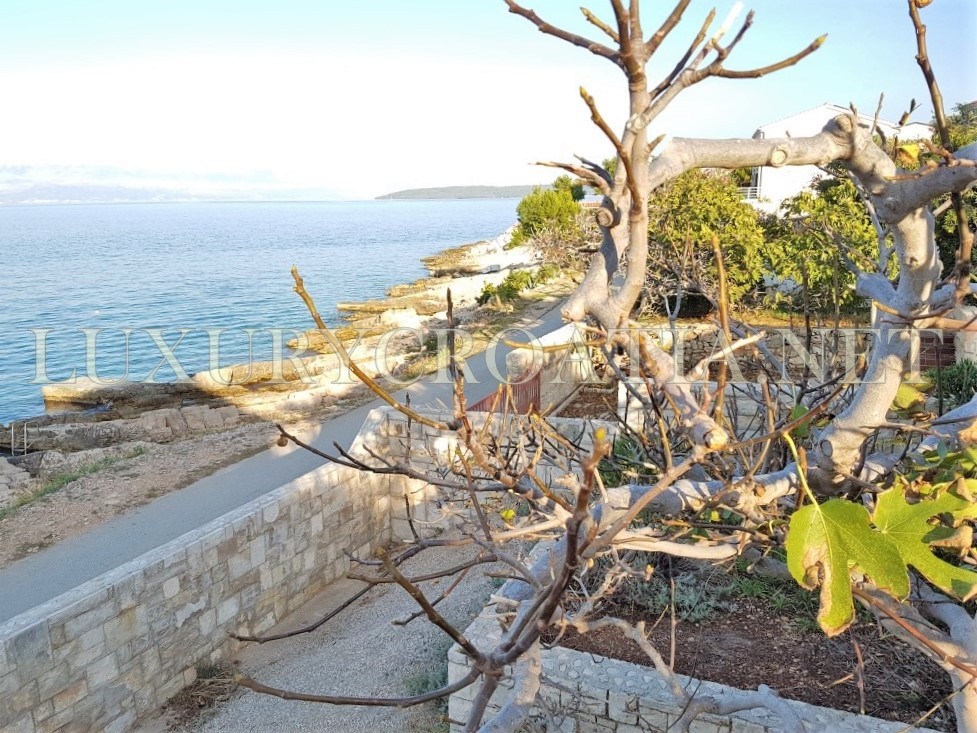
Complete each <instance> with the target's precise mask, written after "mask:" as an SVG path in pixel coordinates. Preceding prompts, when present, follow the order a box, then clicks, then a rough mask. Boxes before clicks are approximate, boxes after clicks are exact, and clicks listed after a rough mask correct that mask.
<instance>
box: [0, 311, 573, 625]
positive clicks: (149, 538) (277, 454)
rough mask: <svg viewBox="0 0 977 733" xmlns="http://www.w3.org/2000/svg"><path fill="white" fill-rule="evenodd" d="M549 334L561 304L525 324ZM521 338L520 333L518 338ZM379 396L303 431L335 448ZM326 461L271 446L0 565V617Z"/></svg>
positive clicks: (475, 376)
mask: <svg viewBox="0 0 977 733" xmlns="http://www.w3.org/2000/svg"><path fill="white" fill-rule="evenodd" d="M521 325H522V326H523V327H525V328H526V329H527V330H529V331H531V332H532V333H534V334H536V335H537V336H540V335H543V334H545V333H547V332H549V331H553V330H555V329H557V328H559V327H560V326H561V325H562V321H561V319H560V312H559V308H556V307H554V308H552V309H551V310H550V311H549V312H548V313H546V314H545V315H544V316H543V317H542V318H540V319H539V320H537V321H533V322H530V323H525V324H521ZM516 338H520V337H518V336H517V337H516ZM509 351H510V349H509V348H508V347H505V346H501V347H500V348H499V349H497V350H496V353H495V362H496V364H497V366H496V367H495V370H494V373H495V374H498V373H502V374H504V373H505V355H506V354H507V353H508V352H509ZM468 367H469V369H470V373H471V381H470V383H469V384H467V386H466V388H465V393H466V395H467V396H468V398H469V403H472V402H474V401H475V400H478V399H481V398H482V397H484V396H486V395H488V394H490V393H491V392H492V391H494V389H495V387H496V386H497V380H496V379H495V377H494V376H493V369H491V368H490V365H489V364H488V362H487V360H486V355H485V354H484V353H482V354H477V355H475V356H473V357H471V358H470V359H468ZM451 389H452V386H451V385H450V384H446V383H440V384H439V383H436V382H433V381H432V380H430V379H427V380H424V381H419V382H417V383H416V384H414V385H412V386H410V387H408V388H407V389H406V390H402V391H400V392H397V393H396V396H397V397H399V398H400V399H401V400H403V398H404V395H405V394H410V398H411V406H412V407H414V408H417V409H420V410H424V409H431V408H436V406H437V405H439V404H440V405H450V404H451ZM380 405H381V402H380V401H379V400H377V401H375V402H371V403H369V404H367V405H363V406H362V407H358V408H357V409H355V410H352V411H350V412H348V413H346V414H344V415H340V416H338V417H335V418H332V419H329V420H326V421H324V422H323V423H322V426H321V427H320V428H319V429H318V430H316V431H315V432H314V433H312V434H311V435H310V434H304V435H302V436H301V437H302V438H303V439H305V440H306V442H309V443H311V444H312V445H314V446H315V447H317V448H319V449H321V450H324V451H328V452H333V451H334V448H333V442H338V443H339V444H340V445H343V446H349V445H350V444H351V443H352V442H353V439H354V438H355V437H356V434H357V433H358V432H359V429H360V426H361V425H362V424H363V421H364V420H365V419H366V416H367V414H369V412H370V410H372V409H374V408H376V407H379V406H380ZM320 465H322V459H321V458H318V457H317V456H314V455H312V454H311V453H309V452H308V451H305V450H302V449H300V448H296V447H295V446H294V445H291V444H290V445H289V446H287V447H285V448H279V447H277V446H276V447H272V448H269V449H268V450H265V451H262V452H261V453H258V454H256V455H254V456H251V457H250V458H246V459H244V460H243V461H240V462H239V463H235V464H234V465H232V466H228V467H226V468H223V469H221V470H219V471H217V472H216V473H213V474H211V475H210V476H207V477H206V478H203V479H201V480H200V481H197V482H196V483H193V484H191V485H189V486H187V487H185V488H183V489H180V490H179V491H173V492H171V493H169V494H166V495H165V496H162V497H160V498H159V499H156V500H155V501H153V502H152V503H150V504H147V505H145V506H143V507H140V508H139V509H136V510H135V511H132V512H130V513H128V514H125V515H123V516H120V517H117V518H116V519H113V520H112V521H110V522H106V523H105V524H102V525H99V526H98V527H95V528H93V529H92V530H90V531H88V532H86V533H84V534H81V535H78V536H76V537H72V538H70V539H67V540H65V541H63V542H60V543H58V544H57V545H54V546H53V547H49V548H47V549H46V550H43V551H42V552H39V553H37V554H36V555H31V556H29V557H26V558H24V559H22V560H18V561H17V562H16V563H14V564H13V565H11V566H10V567H8V568H6V569H5V570H0V622H3V621H6V620H7V619H10V618H13V617H14V616H16V615H18V614H20V613H23V612H24V611H27V610H30V609H31V608H34V607H35V606H37V605H40V604H41V603H44V602H45V601H48V600H51V599H53V598H56V597H57V596H59V595H61V594H62V593H64V592H66V591H68V590H71V589H72V588H74V587H75V586H77V585H80V584H81V583H84V582H85V581H86V580H90V579H92V578H94V577H96V576H98V575H101V574H102V573H104V572H107V571H109V570H112V569H113V568H115V567H118V566H119V565H121V564H123V563H125V562H128V561H129V560H132V559H134V558H136V557H139V556H140V555H141V554H143V553H144V552H147V551H149V550H151V549H153V548H155V547H158V546H159V545H162V544H164V543H166V542H169V541H170V540H173V539H175V538H177V537H179V536H180V535H182V534H185V533H186V532H189V531H191V530H194V529H196V528H197V527H200V526H202V525H204V524H206V523H207V522H209V521H211V520H213V519H216V518H217V517H220V516H222V515H224V514H226V513H227V512H229V511H232V510H234V509H236V508H237V507H239V506H241V505H243V504H246V503H248V502H249V501H252V500H253V499H256V498H257V497H259V496H261V495H262V494H265V493H267V492H269V491H272V490H274V489H276V488H278V487H279V486H281V485H283V484H286V483H288V482H289V481H292V480H293V479H295V478H298V477H299V476H301V475H303V474H305V473H308V472H309V471H312V470H314V469H315V468H317V467H318V466H320Z"/></svg>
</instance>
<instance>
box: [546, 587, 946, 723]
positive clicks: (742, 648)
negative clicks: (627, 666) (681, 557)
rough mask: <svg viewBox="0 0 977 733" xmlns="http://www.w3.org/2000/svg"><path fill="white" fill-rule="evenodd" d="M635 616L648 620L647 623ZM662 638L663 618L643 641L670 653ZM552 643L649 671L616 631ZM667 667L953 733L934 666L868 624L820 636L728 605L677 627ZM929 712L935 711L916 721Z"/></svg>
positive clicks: (754, 607) (790, 621) (757, 607)
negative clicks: (672, 658) (672, 655)
mask: <svg viewBox="0 0 977 733" xmlns="http://www.w3.org/2000/svg"><path fill="white" fill-rule="evenodd" d="M644 618H645V620H646V622H647V620H648V619H647V616H645V617H644ZM627 620H630V621H638V620H640V618H637V617H633V618H630V619H627ZM806 626H808V627H809V626H810V624H807V625H806ZM670 634H671V623H670V619H669V618H668V617H667V616H666V617H665V618H663V619H662V620H660V621H659V622H658V624H657V625H656V627H655V628H654V631H653V632H652V636H651V641H652V643H653V644H654V645H655V647H656V648H657V649H658V650H659V651H661V652H663V653H664V652H665V651H666V650H668V649H669V648H670V646H669V644H670V641H669V639H670ZM559 643H560V645H561V646H564V647H568V648H570V649H576V650H578V651H584V652H589V653H592V654H596V655H601V656H606V657H611V658H614V659H621V660H625V661H628V662H633V663H635V664H642V665H647V664H649V661H648V658H647V656H645V654H644V653H643V652H642V651H641V649H640V648H639V647H638V645H637V644H635V643H634V642H633V641H631V640H630V639H628V638H626V637H625V636H624V635H623V634H621V632H620V631H618V630H617V629H612V628H607V629H600V630H598V631H594V632H591V633H588V634H585V635H580V634H577V633H575V632H571V633H568V634H567V635H565V636H564V637H563V638H562V639H561V640H560V642H559ZM856 644H857V645H858V648H859V650H860V652H861V656H862V660H863V663H862V665H859V663H858V659H857V655H856V651H855V645H856ZM665 656H666V658H667V654H666V655H665ZM675 670H676V671H677V672H679V673H680V674H684V675H688V676H690V677H695V678H698V679H706V680H711V681H713V682H719V683H722V684H726V685H729V686H731V687H736V688H739V689H744V690H755V689H756V688H757V686H758V685H761V684H766V685H769V686H770V687H772V688H773V689H774V690H776V691H777V692H778V693H780V695H781V696H782V697H786V698H791V699H793V700H800V701H802V702H807V703H811V704H813V705H821V706H824V707H830V708H836V709H839V710H847V711H849V712H853V713H862V714H867V715H872V716H875V717H879V718H885V719H887V720H896V721H900V722H904V723H907V724H917V725H924V726H926V727H929V728H934V729H937V730H945V731H954V730H956V724H955V718H954V715H953V709H952V707H951V705H950V703H949V702H948V701H947V698H948V696H949V695H951V694H952V692H953V690H952V687H951V684H950V680H949V678H948V676H947V675H946V673H945V672H943V670H942V669H940V668H939V667H938V666H937V665H936V663H935V662H932V661H930V660H929V659H926V658H924V657H923V656H922V655H921V654H919V653H918V652H916V651H913V650H911V649H909V648H908V647H906V646H905V645H904V644H903V643H902V642H900V641H898V640H896V639H894V638H892V637H887V636H885V635H884V634H883V632H882V631H881V629H879V628H878V627H877V626H876V625H875V623H874V622H869V621H857V622H856V623H855V624H854V625H853V626H852V627H851V628H850V629H849V631H847V632H845V633H843V634H841V635H840V636H838V637H835V638H833V639H829V638H827V637H826V636H825V635H824V634H823V633H822V632H821V631H820V630H815V629H811V628H805V626H800V625H798V623H797V620H796V619H795V618H791V617H789V616H785V615H782V614H780V613H778V612H777V611H775V610H774V609H773V608H771V607H770V605H769V603H768V602H766V601H765V600H764V599H761V598H749V599H737V601H736V608H735V609H734V610H731V611H722V612H721V613H716V614H714V615H713V616H711V617H710V618H708V619H706V620H704V621H700V622H698V623H694V622H690V621H682V620H679V621H677V625H676V629H675ZM934 706H937V707H938V709H937V710H936V711H935V712H934V713H933V714H932V715H931V716H930V717H928V718H926V719H925V721H922V720H921V718H922V716H924V715H925V714H926V712H927V711H928V710H930V709H931V708H933V707H934Z"/></svg>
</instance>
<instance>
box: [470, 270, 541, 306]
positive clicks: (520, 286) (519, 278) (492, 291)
mask: <svg viewBox="0 0 977 733" xmlns="http://www.w3.org/2000/svg"><path fill="white" fill-rule="evenodd" d="M559 273H560V268H558V267H556V266H555V265H543V266H542V267H540V268H539V269H537V270H535V271H533V270H515V271H514V272H510V273H509V274H508V275H506V278H505V280H503V281H502V282H501V283H499V284H498V285H491V284H489V283H486V284H485V286H484V287H483V288H482V292H481V294H479V296H478V298H476V299H475V302H477V303H478V304H479V305H485V304H486V303H488V302H489V301H490V300H492V298H494V297H496V296H498V297H499V300H501V301H502V302H506V301H509V300H515V299H516V298H517V297H518V296H519V293H521V292H522V291H523V290H529V289H530V288H535V287H536V286H537V285H542V284H543V283H545V282H548V281H549V280H552V279H553V278H554V277H556V276H557V275H558V274H559Z"/></svg>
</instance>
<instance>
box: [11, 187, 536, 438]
mask: <svg viewBox="0 0 977 733" xmlns="http://www.w3.org/2000/svg"><path fill="white" fill-rule="evenodd" d="M516 203H517V200H515V199H476V200H438V201H391V200H383V201H352V202H295V203H158V204H157V203H148V204H142V203H140V204H105V205H101V204H91V205H64V206H62V205H43V206H42V205H38V206H10V207H0V423H2V424H8V423H10V422H11V421H13V420H17V419H23V418H27V417H30V416H34V415H38V414H41V413H43V411H44V404H43V401H42V399H41V391H40V387H41V385H42V384H44V383H48V382H59V381H64V380H68V379H71V378H73V377H96V378H98V379H100V380H102V381H105V382H108V381H113V380H131V381H145V380H147V379H152V380H154V381H160V382H166V381H173V380H175V379H177V378H182V376H183V375H182V372H185V373H186V374H190V375H192V374H193V373H194V372H197V371H201V370H204V369H208V368H211V367H214V366H226V365H229V364H235V363H241V362H242V361H246V360H248V359H255V360H263V359H268V358H270V356H271V354H272V352H273V350H274V349H276V348H281V347H280V344H281V343H282V342H283V341H284V340H287V339H288V338H290V337H291V334H292V332H301V331H304V330H307V329H309V328H312V327H313V324H312V321H311V319H310V316H309V312H308V310H307V309H306V307H305V305H304V304H303V303H302V301H301V300H300V299H299V297H298V296H297V295H296V294H295V293H294V292H293V290H292V287H293V285H294V283H293V280H292V276H291V274H290V270H291V267H292V265H296V266H297V267H298V268H299V271H300V272H301V274H302V277H303V278H304V280H305V285H306V289H307V290H308V291H309V293H310V294H312V296H313V297H314V298H315V300H316V305H317V306H318V309H319V311H320V313H321V314H322V316H323V318H324V320H325V321H326V322H327V324H329V325H335V324H337V323H339V322H340V318H339V316H338V313H337V312H336V304H337V303H339V302H344V301H360V300H367V299H370V298H378V297H382V296H383V295H384V293H385V291H386V290H387V288H389V287H390V286H392V285H395V284H400V283H408V282H411V281H413V280H415V279H417V278H419V277H422V276H424V275H425V274H426V270H425V268H424V267H423V265H422V264H421V261H420V260H421V258H422V257H424V256H426V255H430V254H434V253H436V252H439V251H441V250H443V249H446V248H448V247H453V246H457V245H460V244H467V243H470V242H476V241H481V240H485V239H492V238H494V237H496V236H498V235H499V234H501V233H502V232H503V231H504V230H505V229H506V228H507V227H509V226H511V225H512V223H513V222H514V221H515V218H516V214H515V207H516ZM276 344H278V345H277V346H276ZM167 357H169V358H167Z"/></svg>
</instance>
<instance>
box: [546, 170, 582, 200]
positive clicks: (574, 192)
mask: <svg viewBox="0 0 977 733" xmlns="http://www.w3.org/2000/svg"><path fill="white" fill-rule="evenodd" d="M553 188H555V189H556V190H557V191H568V192H569V193H570V198H572V199H573V200H574V201H580V200H582V199H583V197H584V190H583V182H582V181H579V180H577V181H575V180H573V179H572V178H570V176H560V177H559V178H557V179H556V180H555V181H553Z"/></svg>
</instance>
